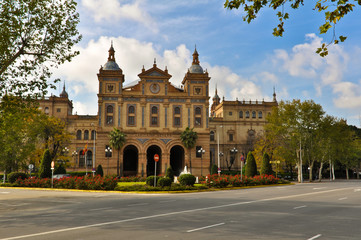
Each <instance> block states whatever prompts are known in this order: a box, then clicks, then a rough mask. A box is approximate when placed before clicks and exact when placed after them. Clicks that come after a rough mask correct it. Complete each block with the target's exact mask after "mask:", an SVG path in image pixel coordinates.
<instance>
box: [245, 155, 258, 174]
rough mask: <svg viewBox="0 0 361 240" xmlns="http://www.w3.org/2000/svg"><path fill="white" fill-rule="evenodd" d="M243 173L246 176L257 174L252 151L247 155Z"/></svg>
mask: <svg viewBox="0 0 361 240" xmlns="http://www.w3.org/2000/svg"><path fill="white" fill-rule="evenodd" d="M245 174H246V176H247V177H254V176H255V175H256V174H257V164H256V160H255V159H254V156H253V154H252V152H249V153H248V155H247V163H246V170H245Z"/></svg>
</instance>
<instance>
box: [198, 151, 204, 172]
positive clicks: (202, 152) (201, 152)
mask: <svg viewBox="0 0 361 240" xmlns="http://www.w3.org/2000/svg"><path fill="white" fill-rule="evenodd" d="M205 152H206V150H204V149H203V148H202V147H201V148H200V149H199V150H198V153H200V154H201V176H203V172H202V170H203V167H202V159H203V154H204V153H205Z"/></svg>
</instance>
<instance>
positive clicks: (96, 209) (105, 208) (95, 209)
mask: <svg viewBox="0 0 361 240" xmlns="http://www.w3.org/2000/svg"><path fill="white" fill-rule="evenodd" d="M108 209H112V207H104V208H94V209H90V210H89V211H100V210H108Z"/></svg>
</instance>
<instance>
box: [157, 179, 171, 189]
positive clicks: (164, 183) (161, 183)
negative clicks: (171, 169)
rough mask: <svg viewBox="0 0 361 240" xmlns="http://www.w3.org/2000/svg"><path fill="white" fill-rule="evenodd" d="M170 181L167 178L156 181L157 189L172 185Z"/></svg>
mask: <svg viewBox="0 0 361 240" xmlns="http://www.w3.org/2000/svg"><path fill="white" fill-rule="evenodd" d="M172 182H173V181H172V179H170V178H169V177H163V178H160V179H159V180H158V183H157V186H159V187H169V186H171V185H172Z"/></svg>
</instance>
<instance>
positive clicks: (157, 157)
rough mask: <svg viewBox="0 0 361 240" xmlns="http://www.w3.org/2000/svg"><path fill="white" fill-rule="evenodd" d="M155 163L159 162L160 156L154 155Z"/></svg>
mask: <svg viewBox="0 0 361 240" xmlns="http://www.w3.org/2000/svg"><path fill="white" fill-rule="evenodd" d="M154 161H156V162H158V161H159V155H158V154H154Z"/></svg>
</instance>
